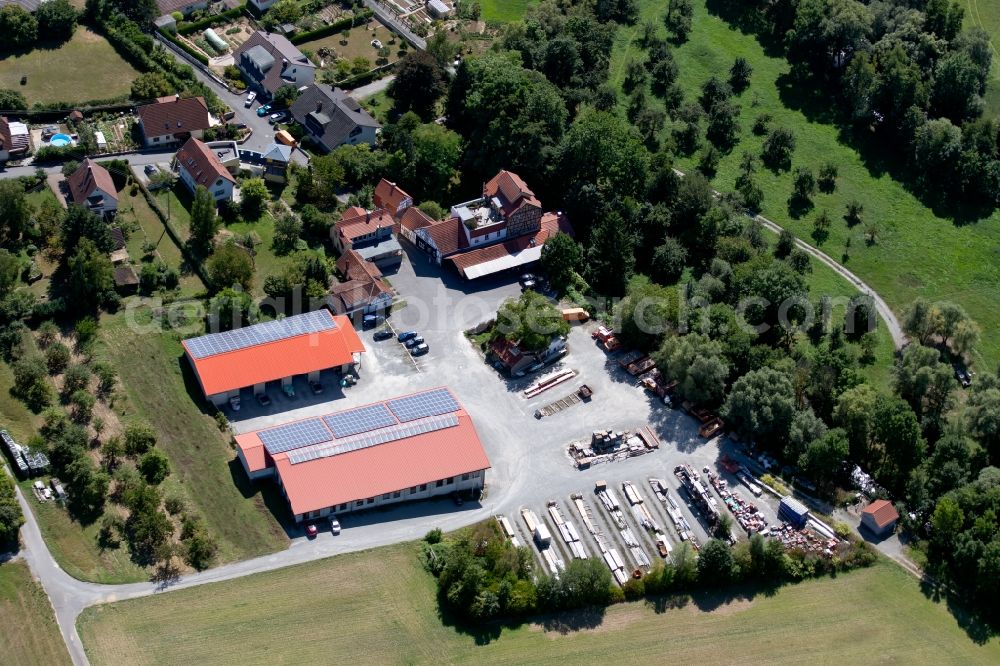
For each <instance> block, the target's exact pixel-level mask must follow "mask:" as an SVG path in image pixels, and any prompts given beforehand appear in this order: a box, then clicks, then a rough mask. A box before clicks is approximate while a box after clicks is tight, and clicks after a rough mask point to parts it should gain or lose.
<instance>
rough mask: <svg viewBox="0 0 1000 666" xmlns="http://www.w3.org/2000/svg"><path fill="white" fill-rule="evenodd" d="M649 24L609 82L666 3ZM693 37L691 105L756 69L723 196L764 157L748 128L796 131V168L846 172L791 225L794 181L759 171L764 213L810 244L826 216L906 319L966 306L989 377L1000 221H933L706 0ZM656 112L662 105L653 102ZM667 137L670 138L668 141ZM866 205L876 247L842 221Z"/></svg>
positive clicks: (628, 31) (653, 10) (617, 77)
mask: <svg viewBox="0 0 1000 666" xmlns="http://www.w3.org/2000/svg"><path fill="white" fill-rule="evenodd" d="M640 5H641V7H642V19H641V20H640V22H639V23H638V24H637V26H636V27H632V28H623V29H621V30H620V31H619V33H618V36H617V38H616V41H615V47H614V52H613V57H612V62H611V78H612V80H613V81H614V82H615V83H617V84H621V82H622V79H623V78H624V73H625V67H626V64H627V63H628V61H629V60H630V59H636V58H644V57H645V54H644V52H643V51H642V49H641V48H640V47H639V46H638V45H637V44H636V43H635V38H636V37H637V36H639V34H640V31H641V28H640V27H639V26H641V24H642V20H645V19H652V20H654V21H655V22H656V23H657V24H660V22H661V17H662V15H663V13H664V12H665V4H664V3H661V2H655V1H654V0H644V1H643V2H641V3H640ZM694 6H695V20H694V29H693V31H692V33H691V36H690V38H689V40H688V41H687V42H686V43H685V44H683V45H682V46H679V47H678V48H676V49H675V50H674V54H675V57H676V59H677V62H678V65H679V68H680V85H681V87H682V88H683V89H684V92H685V95H686V98H687V99H689V100H691V99H696V98H697V96H698V95H699V93H700V88H701V86H702V84H703V83H704V82H705V81H706V80H707V79H708V78H709V77H711V76H716V77H718V78H721V79H723V80H725V79H727V78H728V70H729V67H730V66H731V64H732V62H733V60H734V59H735V58H736V57H738V56H743V57H745V58H747V60H749V61H750V63H751V65H752V66H753V70H754V71H753V77H752V83H751V86H750V88H749V89H748V90H747V91H745V92H744V93H743V94H742V95H741V96H740V97H739V98H738V99H737V103H738V104H740V106H741V107H742V113H741V117H740V125H741V128H742V131H741V134H740V137H741V140H740V143H739V144H738V145H737V146H736V148H735V149H734V150H733V151H732V152H731V153H730V154H729V155H727V156H726V157H724V159H723V160H722V161H721V163H720V165H719V169H718V173H717V175H716V177H715V179H714V184H715V187H716V188H717V189H720V190H731V189H733V188H734V185H735V180H736V176H737V173H738V170H739V163H740V158H741V156H742V153H743V151H748V152H751V153H753V154H755V155H759V154H760V148H761V144H762V143H763V137H757V136H754V134H753V133H752V132H751V126H752V124H753V121H754V119H755V118H756V117H757V116H758V115H759V114H761V113H769V114H771V115H772V116H773V118H774V121H773V122H774V125H780V126H784V127H788V128H790V129H792V130H793V131H794V132H795V135H796V138H797V147H796V150H795V153H794V154H793V156H792V166H793V167H796V166H807V167H811V168H812V169H813V171H814V173H815V172H816V171H817V170H818V169H819V167H820V166H822V164H823V163H824V162H827V161H831V162H833V163H834V164H836V165H837V167H838V169H839V178H838V181H837V189H836V191H835V192H834V193H832V194H817V195H816V196H815V197H814V198H813V201H814V203H815V208H814V209H813V211H811V212H809V213H807V214H806V215H804V216H803V217H801V218H800V219H794V218H793V217H792V216H791V215H790V214H789V210H788V206H787V200H788V198H789V195H790V194H791V190H792V175H791V173H790V172H785V173H779V174H774V173H772V172H771V171H769V170H768V169H765V168H763V167H761V168H760V169H759V171H758V182H759V183H760V186H761V187H762V189H763V191H764V194H765V199H764V210H763V214H764V215H765V216H766V217H769V218H771V219H773V220H774V221H775V222H777V223H779V224H781V225H783V226H787V227H788V228H789V229H790V230H792V231H793V232H794V233H795V234H796V235H797V236H799V237H801V238H804V239H806V240H809V242H813V241H812V240H811V239H810V234H811V233H812V229H813V226H812V225H813V219H814V218H815V217H816V215H817V214H818V213H819V211H821V210H823V209H826V210H827V211H829V213H830V215H831V216H832V217H833V219H834V224H833V227H832V228H831V230H830V234H829V238H828V239H827V240H826V242H824V243H823V245H822V249H823V250H824V251H825V252H827V253H828V254H830V255H831V256H833V257H840V256H841V253H842V252H843V248H844V246H845V243H846V242H847V241H848V239H849V240H850V243H851V247H850V251H849V254H850V258H849V260H848V262H847V266H848V268H850V269H851V270H853V271H854V272H855V273H857V274H858V275H859V276H861V277H862V278H863V279H864V280H865V281H867V282H868V283H869V284H870V285H871V286H872V287H873V288H874V289H876V290H877V291H878V292H879V293H880V294H881V295H882V296H883V297H884V298H885V299H886V301H888V302H889V304H890V305H891V306H892V307H893V309H894V310H896V311H897V312H902V311H903V310H904V309H905V308H906V307H907V306H908V305H909V304H910V303H911V302H912V301H913V299H914V298H916V297H917V296H923V297H925V298H928V299H932V300H950V301H954V302H956V303H959V304H961V305H962V306H964V307H965V309H966V310H967V311H968V312H969V313H970V314H971V316H972V317H973V318H974V319H976V320H977V321H978V322H979V324H980V326H981V327H982V330H983V339H982V343H981V345H980V354H979V355H978V358H976V359H975V360H976V361H978V362H979V363H978V365H979V367H980V368H982V369H984V370H988V369H992V368H994V367H995V366H996V364H997V363H998V362H1000V309H998V308H997V307H996V298H995V295H996V294H997V293H998V291H1000V264H998V262H997V261H996V248H997V247H998V246H1000V213H994V214H993V215H992V216H991V217H989V218H987V219H982V220H978V221H974V222H970V223H968V224H964V225H957V224H955V223H954V222H953V221H952V220H949V219H947V218H945V217H941V216H939V215H937V214H935V212H934V211H932V210H931V209H930V208H928V207H926V206H924V205H923V204H921V203H920V201H918V200H917V199H916V197H914V196H913V195H912V194H910V193H909V192H908V191H907V190H906V189H905V188H904V187H903V186H902V185H901V184H900V183H899V182H897V181H896V180H894V179H893V178H892V176H891V175H890V174H889V173H887V172H886V171H884V170H883V169H882V167H881V166H880V162H879V159H880V157H879V156H878V155H875V154H869V155H862V154H859V152H858V151H857V150H856V149H855V148H854V147H852V146H850V145H847V144H845V143H843V142H842V141H841V137H840V132H839V129H838V128H837V127H835V126H834V125H832V124H829V122H827V118H826V116H827V115H828V114H829V108H830V102H829V101H828V100H821V99H812V98H809V97H808V96H807V95H808V91H803V90H800V89H797V88H794V87H792V86H790V85H787V84H786V81H785V78H784V77H785V75H786V74H787V72H788V69H789V68H788V64H787V63H786V62H785V61H784V60H783V59H780V58H773V57H769V56H768V55H767V54H765V52H764V50H763V48H762V47H761V46H760V44H759V43H758V42H757V41H756V40H755V38H754V37H753V36H752V35H747V34H743V33H740V32H739V31H737V30H735V29H733V28H731V27H730V26H729V25H728V24H727V23H725V22H724V21H723V20H721V19H720V18H718V17H716V16H712V15H710V14H709V13H708V11H707V10H706V6H705V1H704V0H696V2H695V3H694ZM655 103H659V102H655ZM667 135H668V132H667V131H665V132H664V138H666V137H667ZM697 159H698V155H697V154H695V155H694V156H692V157H687V158H682V159H680V160H679V163H678V166H679V167H680V168H681V169H684V170H691V169H693V168H694V166H695V165H696V163H697ZM854 199H856V200H858V201H860V202H861V203H862V204H863V205H864V208H865V210H864V218H865V223H866V224H867V223H869V222H874V223H875V224H876V225H877V227H878V230H879V232H878V238H877V243H876V244H874V245H871V246H868V245H866V243H865V239H864V228H865V225H864V224H862V225H858V226H856V227H854V228H853V229H849V228H848V227H847V225H846V224H845V223H844V222H843V220H842V216H843V214H844V211H845V208H846V205H847V203H848V202H850V201H852V200H854Z"/></svg>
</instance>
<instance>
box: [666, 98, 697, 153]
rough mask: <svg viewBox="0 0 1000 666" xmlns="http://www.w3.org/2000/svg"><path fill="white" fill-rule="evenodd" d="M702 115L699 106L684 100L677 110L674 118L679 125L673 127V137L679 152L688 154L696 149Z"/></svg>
mask: <svg viewBox="0 0 1000 666" xmlns="http://www.w3.org/2000/svg"><path fill="white" fill-rule="evenodd" d="M703 115H704V114H703V113H702V110H701V107H700V106H698V105H697V104H695V103H694V102H685V103H684V104H681V106H680V108H679V109H678V110H677V113H676V117H675V120H677V121H679V122H680V123H681V125H680V127H676V128H674V130H673V137H674V142H675V143H676V144H677V149H678V150H679V151H680V152H681V153H683V154H685V155H690V154H691V153H693V152H694V151H695V150H697V149H698V143H699V142H700V137H701V125H700V123H701V118H702V116H703Z"/></svg>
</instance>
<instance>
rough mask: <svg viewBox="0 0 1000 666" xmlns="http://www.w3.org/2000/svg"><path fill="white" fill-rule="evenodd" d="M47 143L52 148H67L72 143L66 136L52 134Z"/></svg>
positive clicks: (70, 138)
mask: <svg viewBox="0 0 1000 666" xmlns="http://www.w3.org/2000/svg"><path fill="white" fill-rule="evenodd" d="M49 143H50V144H52V145H53V146H68V145H69V144H71V143H73V139H72V137H70V136H69V135H68V134H53V135H52V138H51V139H49Z"/></svg>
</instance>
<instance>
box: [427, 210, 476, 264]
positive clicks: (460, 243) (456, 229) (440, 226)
mask: <svg viewBox="0 0 1000 666" xmlns="http://www.w3.org/2000/svg"><path fill="white" fill-rule="evenodd" d="M423 232H424V233H425V234H427V236H429V237H430V239H431V240H432V241H434V245H435V247H437V249H438V252H440V253H441V256H447V255H449V254H454V253H455V252H458V251H459V250H460V249H462V248H464V247H467V246H468V242H467V241H466V239H465V233H464V232H463V231H462V221H461V220H459V219H458V218H457V217H449V218H448V219H447V220H442V221H440V222H435V223H434V224H432V225H430V226H429V227H425V228H424V229H423Z"/></svg>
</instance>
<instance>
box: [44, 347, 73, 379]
mask: <svg viewBox="0 0 1000 666" xmlns="http://www.w3.org/2000/svg"><path fill="white" fill-rule="evenodd" d="M69 359H70V353H69V347H67V346H66V345H64V344H63V343H61V342H56V343H55V344H52V345H50V346H49V348H48V349H46V350H45V364H46V365H47V366H48V368H49V372H50V373H52V374H53V375H57V374H59V373H60V372H62V371H63V370H65V369H66V366H68V365H69Z"/></svg>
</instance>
